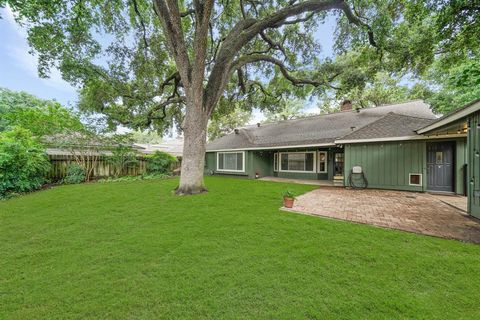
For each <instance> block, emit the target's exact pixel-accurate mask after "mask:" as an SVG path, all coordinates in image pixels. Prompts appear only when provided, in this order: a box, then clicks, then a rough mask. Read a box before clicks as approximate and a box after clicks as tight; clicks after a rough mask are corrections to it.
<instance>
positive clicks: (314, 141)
mask: <svg viewBox="0 0 480 320" xmlns="http://www.w3.org/2000/svg"><path fill="white" fill-rule="evenodd" d="M390 112H394V113H396V114H399V115H406V116H412V117H419V118H425V119H436V117H435V115H434V114H433V113H432V111H431V110H430V108H429V107H428V105H427V104H425V103H424V102H423V101H420V100H416V101H410V102H406V103H400V104H395V105H386V106H380V107H375V108H368V109H361V110H360V112H356V111H355V110H352V111H344V112H337V113H331V114H325V115H318V116H312V117H306V118H301V119H295V120H286V121H280V122H275V123H266V124H262V125H260V127H257V126H256V125H253V126H247V127H243V128H239V129H238V133H231V134H229V135H226V136H224V137H221V138H219V139H216V140H214V141H212V142H210V143H209V144H208V145H207V151H213V150H233V149H248V148H272V147H288V146H301V145H321V144H334V142H335V140H336V139H338V138H340V137H343V136H345V135H347V134H350V133H351V132H352V127H353V130H358V129H360V128H362V127H364V126H366V125H368V124H370V123H372V122H374V121H377V120H378V119H380V118H382V117H384V116H385V115H387V114H388V113H390ZM419 127H421V126H419ZM419 127H417V129H418V128H419Z"/></svg>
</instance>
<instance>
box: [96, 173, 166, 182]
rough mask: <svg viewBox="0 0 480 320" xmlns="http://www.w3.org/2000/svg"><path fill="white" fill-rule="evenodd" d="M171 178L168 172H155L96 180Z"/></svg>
mask: <svg viewBox="0 0 480 320" xmlns="http://www.w3.org/2000/svg"><path fill="white" fill-rule="evenodd" d="M167 178H171V176H170V175H168V174H163V173H157V174H143V175H140V176H124V177H119V178H115V177H109V178H105V179H100V180H98V182H101V183H105V182H123V181H139V180H156V179H167Z"/></svg>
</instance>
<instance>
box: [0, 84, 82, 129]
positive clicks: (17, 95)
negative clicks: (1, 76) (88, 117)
mask: <svg viewBox="0 0 480 320" xmlns="http://www.w3.org/2000/svg"><path fill="white" fill-rule="evenodd" d="M13 127H22V128H25V129H28V130H29V131H30V132H31V133H32V134H33V135H34V136H36V137H43V136H47V135H52V134H56V133H61V132H63V131H64V130H65V129H71V130H80V129H81V128H83V124H82V123H81V122H80V118H79V117H78V116H77V115H75V114H74V113H73V112H71V111H70V110H68V109H66V108H65V107H63V106H62V105H61V104H60V103H58V102H57V101H53V100H44V99H40V98H37V97H35V96H34V95H31V94H29V93H26V92H16V91H12V90H9V89H5V88H0V131H5V130H8V129H11V128H13Z"/></svg>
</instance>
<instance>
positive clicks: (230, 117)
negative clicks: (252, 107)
mask: <svg viewBox="0 0 480 320" xmlns="http://www.w3.org/2000/svg"><path fill="white" fill-rule="evenodd" d="M251 118H252V113H251V112H250V111H245V110H243V109H241V108H234V109H233V110H232V111H231V112H228V113H218V112H217V113H215V114H213V115H212V118H211V119H210V122H209V124H208V140H210V141H212V140H214V139H217V138H220V137H223V136H224V135H227V134H229V133H230V132H232V131H233V130H234V129H235V128H238V127H242V126H244V125H246V124H247V123H248V121H250V119H251Z"/></svg>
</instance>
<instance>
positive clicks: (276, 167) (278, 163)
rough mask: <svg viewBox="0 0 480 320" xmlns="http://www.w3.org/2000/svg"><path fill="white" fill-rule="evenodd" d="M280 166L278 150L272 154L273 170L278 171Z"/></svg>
mask: <svg viewBox="0 0 480 320" xmlns="http://www.w3.org/2000/svg"><path fill="white" fill-rule="evenodd" d="M275 156H276V157H277V165H276V166H275ZM279 167H280V154H279V153H278V152H276V153H274V154H273V172H278V168H279Z"/></svg>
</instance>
